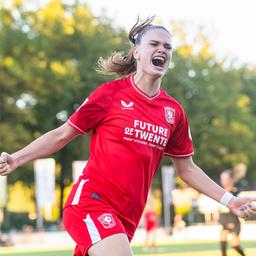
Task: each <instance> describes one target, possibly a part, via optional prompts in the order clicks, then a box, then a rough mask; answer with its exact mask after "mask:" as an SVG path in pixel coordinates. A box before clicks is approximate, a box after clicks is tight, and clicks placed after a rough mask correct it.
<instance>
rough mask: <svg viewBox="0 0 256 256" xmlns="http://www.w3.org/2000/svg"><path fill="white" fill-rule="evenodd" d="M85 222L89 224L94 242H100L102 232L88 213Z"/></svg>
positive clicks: (89, 230)
mask: <svg viewBox="0 0 256 256" xmlns="http://www.w3.org/2000/svg"><path fill="white" fill-rule="evenodd" d="M84 222H85V224H86V226H87V229H88V232H89V235H90V238H91V240H92V244H95V243H97V242H99V241H100V240H101V237H100V233H99V231H98V229H97V227H96V226H95V224H94V222H93V220H92V219H91V217H90V215H89V214H87V216H86V218H85V219H84Z"/></svg>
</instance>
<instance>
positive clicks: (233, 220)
mask: <svg viewBox="0 0 256 256" xmlns="http://www.w3.org/2000/svg"><path fill="white" fill-rule="evenodd" d="M220 184H221V186H222V187H223V188H224V189H225V190H226V191H229V192H231V193H232V194H233V195H235V196H237V195H238V194H239V191H238V189H237V188H236V187H235V178H234V174H233V171H232V170H225V171H223V172H222V173H221V175H220ZM219 222H220V224H221V226H222V230H221V232H220V246H221V253H222V256H227V241H228V236H229V234H232V241H231V243H232V247H233V248H234V249H235V250H236V251H237V252H238V253H239V254H240V255H242V256H245V253H244V251H243V249H242V248H241V245H240V243H241V242H240V237H239V234H240V231H241V223H240V220H239V218H238V217H237V216H236V215H235V214H233V213H232V212H231V211H230V210H228V209H227V208H226V207H225V208H223V207H221V208H220V217H219Z"/></svg>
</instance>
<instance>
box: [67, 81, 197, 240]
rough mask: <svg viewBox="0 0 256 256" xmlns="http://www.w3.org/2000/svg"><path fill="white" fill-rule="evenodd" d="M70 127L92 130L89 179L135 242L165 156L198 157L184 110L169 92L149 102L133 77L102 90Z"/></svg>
mask: <svg viewBox="0 0 256 256" xmlns="http://www.w3.org/2000/svg"><path fill="white" fill-rule="evenodd" d="M68 123H69V124H70V125H71V126H72V127H74V128H75V129H77V130H78V131H79V132H81V133H82V134H86V133H87V132H89V131H90V130H92V135H91V142H90V158H89V160H88V163H87V165H86V167H85V169H84V171H83V178H84V179H86V180H87V179H88V180H89V182H87V183H86V186H87V187H88V188H89V189H90V191H93V192H95V193H96V194H97V195H99V196H100V198H101V200H103V201H105V202H107V203H108V204H109V205H111V206H112V207H113V209H115V210H116V211H117V214H118V216H119V217H120V218H121V219H122V220H123V222H125V223H126V225H125V226H126V231H127V233H128V234H129V235H130V237H132V235H133V233H134V231H135V229H136V227H137V224H138V222H139V220H140V217H141V214H142V212H143V209H144V206H145V203H146V200H147V195H148V191H149V187H150V184H151V181H152V178H153V176H154V174H155V172H156V170H157V168H158V166H159V163H160V160H161V158H162V156H163V154H165V155H168V156H171V157H189V156H191V155H193V145H192V141H191V136H190V133H189V126H188V121H187V118H186V115H185V112H184V110H183V108H182V106H181V105H180V104H179V103H178V102H177V101H176V100H175V99H174V98H172V97H171V96H169V95H168V94H167V93H166V92H165V91H164V90H163V89H160V90H159V92H158V93H157V94H156V95H155V96H153V97H149V96H147V95H146V94H145V93H143V92H142V91H141V90H140V89H139V88H138V87H137V86H136V85H135V83H134V80H133V77H127V78H123V79H119V80H115V81H111V82H108V83H106V84H103V85H101V86H99V87H98V88H97V89H96V90H95V91H94V92H93V93H92V94H91V95H90V96H89V97H88V98H87V99H86V100H85V102H84V103H83V104H82V105H81V106H80V108H79V109H77V111H76V112H75V113H74V114H73V115H72V116H71V117H70V118H69V120H68ZM70 203H71V202H69V201H67V204H70ZM79 203H81V204H82V202H79Z"/></svg>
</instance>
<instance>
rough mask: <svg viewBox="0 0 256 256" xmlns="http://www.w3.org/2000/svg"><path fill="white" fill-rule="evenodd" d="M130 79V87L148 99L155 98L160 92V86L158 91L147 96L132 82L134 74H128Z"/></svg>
mask: <svg viewBox="0 0 256 256" xmlns="http://www.w3.org/2000/svg"><path fill="white" fill-rule="evenodd" d="M130 81H131V85H132V87H133V88H134V89H135V91H137V92H138V93H139V94H140V95H142V96H143V97H144V98H146V99H148V100H153V99H155V98H157V97H158V96H159V95H160V93H161V88H160V89H159V90H158V92H157V93H156V94H155V95H153V96H149V95H147V94H146V93H145V92H143V91H142V90H141V89H140V88H139V87H138V86H137V85H136V84H135V82H134V76H130Z"/></svg>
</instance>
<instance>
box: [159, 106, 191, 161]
mask: <svg viewBox="0 0 256 256" xmlns="http://www.w3.org/2000/svg"><path fill="white" fill-rule="evenodd" d="M179 114H180V115H179V120H178V124H177V126H176V128H175V130H174V132H173V134H172V135H171V137H170V139H169V141H168V144H167V146H166V149H165V152H164V154H165V155H168V156H170V157H177V158H179V157H180V158H182V157H184V158H186V157H189V156H192V155H193V154H194V149H193V143H192V137H191V133H190V128H189V124H188V120H187V117H186V114H185V111H184V110H183V108H181V110H180V113H179Z"/></svg>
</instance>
